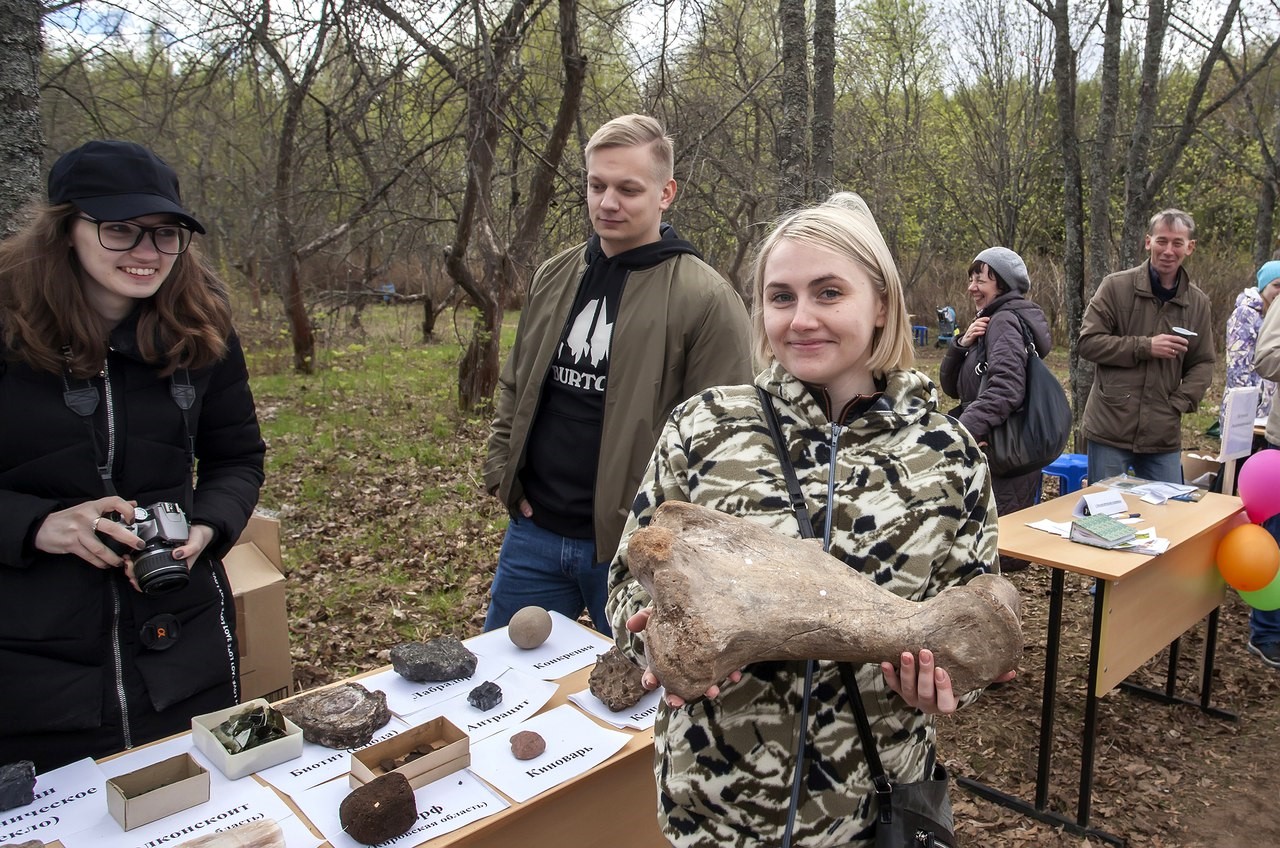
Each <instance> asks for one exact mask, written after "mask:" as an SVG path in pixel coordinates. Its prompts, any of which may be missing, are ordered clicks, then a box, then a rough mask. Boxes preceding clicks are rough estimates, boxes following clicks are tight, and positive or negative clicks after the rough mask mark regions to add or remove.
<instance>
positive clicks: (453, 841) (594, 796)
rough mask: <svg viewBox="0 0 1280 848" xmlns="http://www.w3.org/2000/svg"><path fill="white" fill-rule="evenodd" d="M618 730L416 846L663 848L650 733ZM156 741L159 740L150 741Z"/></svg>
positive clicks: (560, 694) (574, 680)
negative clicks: (548, 783) (585, 757)
mask: <svg viewBox="0 0 1280 848" xmlns="http://www.w3.org/2000/svg"><path fill="white" fill-rule="evenodd" d="M388 668H389V666H388ZM385 670H386V669H385V668H384V669H375V670H374V671H369V672H365V673H363V674H359V675H356V676H355V677H354V678H352V679H353V680H360V679H363V678H366V677H369V676H371V675H374V674H377V673H379V672H380V671H385ZM590 674H591V668H590V667H587V668H584V669H581V670H579V671H576V672H573V673H572V674H567V675H565V676H564V677H561V678H559V679H558V680H557V681H556V683H557V684H558V686H559V688H558V689H557V691H556V694H555V695H554V696H552V698H551V700H550V701H548V702H547V704H546V705H545V706H544V707H543V708H542V709H541V710H539V711H538V712H539V713H543V712H546V711H547V710H551V709H554V708H555V707H558V706H561V705H562V704H566V703H568V702H569V696H570V695H571V694H573V693H574V692H581V691H582V690H583V689H585V688H586V687H587V678H588V677H589V676H590ZM339 682H345V681H339ZM331 685H338V684H337V683H334V684H331ZM575 709H576V708H575ZM421 715H422V716H426V717H428V718H429V717H430V711H429V710H427V711H424V712H423V713H422V714H421ZM583 715H586V716H588V717H589V718H591V720H592V721H595V722H596V723H597V724H599V725H600V726H601V727H605V728H608V729H609V730H614V731H618V728H616V727H614V726H613V725H610V724H607V723H605V722H603V721H600V720H599V719H597V718H596V717H595V716H592V715H590V714H589V713H586V712H585V711H584V712H583ZM413 718H414V720H415V721H417V720H418V719H419V716H418V715H415V716H414V717H413ZM421 720H426V718H422V719H421ZM619 732H622V733H626V734H628V735H629V736H630V737H631V738H630V739H628V740H627V743H626V744H625V745H624V746H623V747H622V749H621V750H620V751H618V752H617V753H616V754H614V755H613V756H612V757H610V758H609V759H607V760H605V761H604V762H603V763H601V764H600V765H598V766H596V767H595V768H593V769H591V770H590V771H587V772H585V773H583V774H581V775H579V776H577V777H575V778H573V779H572V780H568V781H566V782H564V783H562V784H560V785H558V786H555V787H553V788H552V789H549V790H547V791H546V792H543V793H541V794H539V795H537V796H536V797H533V798H530V799H529V800H528V801H525V802H523V803H521V802H517V801H514V800H512V799H511V798H508V797H507V796H505V795H503V793H502V792H501V791H500V790H498V789H496V788H494V789H493V791H494V792H496V793H498V794H499V795H502V797H503V798H505V799H506V801H507V802H508V803H509V804H510V806H509V807H507V808H506V809H505V810H502V811H501V812H499V813H496V814H494V815H492V816H489V817H488V818H484V819H481V820H479V821H476V822H472V823H471V824H469V825H466V826H464V827H462V828H459V829H458V830H455V831H452V832H451V833H446V834H442V835H440V836H437V837H435V838H433V839H429V840H427V841H425V842H421V843H418V845H421V846H426V848H444V846H450V848H461V846H466V848H571V846H578V845H609V846H611V848H613V846H618V848H670V843H668V842H667V840H666V839H665V838H664V837H663V836H662V832H661V831H660V830H659V828H658V812H657V804H658V800H657V798H658V793H657V786H656V784H655V782H654V777H653V731H652V730H643V731H636V730H628V729H623V730H621V731H619ZM187 735H189V734H177V735H176V736H171V737H168V739H174V738H177V736H187ZM163 741H166V740H163V739H162V740H158V741H157V742H153V743H149V744H159V743H160V742H163ZM123 755H124V752H121V753H120V754H114V755H112V756H110V757H106V758H104V759H107V760H111V759H115V758H116V757H120V756H123ZM252 779H253V780H256V781H258V782H259V783H261V784H262V785H263V786H265V787H267V788H268V789H270V790H272V791H274V792H276V794H277V795H279V796H280V797H281V799H283V800H284V802H285V803H286V804H287V805H288V806H289V808H290V809H292V810H293V811H294V813H296V814H297V815H298V817H299V818H301V819H302V820H303V821H305V822H307V824H308V826H310V827H311V830H312V831H313V832H314V833H316V834H319V833H320V830H319V828H316V827H315V826H313V825H311V822H310V820H309V819H307V817H306V815H305V814H303V812H302V810H301V809H299V808H298V806H297V805H296V804H294V803H293V801H292V799H290V798H289V796H287V795H285V794H284V793H282V792H280V791H279V790H277V789H276V788H275V787H273V786H271V785H270V784H269V783H267V782H266V781H264V780H262V779H261V778H259V777H258V776H257V775H254V776H253V778H252ZM338 779H339V780H343V781H345V780H346V779H347V778H346V776H345V775H344V776H343V777H341V778H338ZM323 846H329V842H328V841H325V842H324V843H323ZM49 848H62V843H61V842H58V841H55V842H51V843H49Z"/></svg>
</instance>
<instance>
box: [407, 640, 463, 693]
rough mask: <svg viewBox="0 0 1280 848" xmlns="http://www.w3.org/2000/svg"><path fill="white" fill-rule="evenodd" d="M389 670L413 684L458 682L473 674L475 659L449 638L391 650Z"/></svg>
mask: <svg viewBox="0 0 1280 848" xmlns="http://www.w3.org/2000/svg"><path fill="white" fill-rule="evenodd" d="M391 667H392V668H394V669H395V670H396V674H398V675H400V676H401V677H403V678H404V679H406V680H412V681H413V682H414V683H427V682H430V681H433V680H457V679H459V678H462V677H470V676H471V675H473V674H475V673H476V655H475V654H473V653H471V652H470V651H468V650H467V647H466V645H463V644H462V643H461V642H459V641H458V640H457V639H455V638H454V637H452V636H440V637H439V638H436V639H432V640H431V641H429V642H403V643H401V644H399V645H396V646H395V647H394V648H392V649H391Z"/></svg>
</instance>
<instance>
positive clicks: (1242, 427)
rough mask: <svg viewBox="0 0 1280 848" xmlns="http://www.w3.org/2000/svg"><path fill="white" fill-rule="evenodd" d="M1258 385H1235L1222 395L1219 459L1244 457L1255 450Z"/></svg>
mask: <svg viewBox="0 0 1280 848" xmlns="http://www.w3.org/2000/svg"><path fill="white" fill-rule="evenodd" d="M1258 391H1259V388H1258V387H1257V386H1235V387H1234V388H1230V389H1227V390H1226V392H1224V393H1223V396H1222V436H1221V438H1222V450H1221V451H1219V452H1218V460H1219V461H1220V462H1221V461H1225V460H1228V459H1243V458H1244V457H1246V456H1248V455H1249V454H1250V453H1251V452H1252V451H1253V428H1254V427H1255V426H1256V423H1257V414H1258Z"/></svg>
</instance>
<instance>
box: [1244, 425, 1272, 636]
mask: <svg viewBox="0 0 1280 848" xmlns="http://www.w3.org/2000/svg"><path fill="white" fill-rule="evenodd" d="M1271 449H1272V450H1280V448H1276V447H1275V446H1274V445H1272V446H1271ZM1262 526H1263V527H1264V528H1265V529H1266V531H1267V532H1268V533H1270V534H1271V535H1272V537H1273V538H1275V540H1276V542H1277V543H1280V514H1277V515H1273V516H1271V517H1270V518H1268V519H1267V520H1266V521H1264V522H1262ZM1249 641H1250V642H1252V643H1253V644H1255V645H1257V646H1258V647H1261V646H1263V645H1270V644H1271V643H1273V642H1280V609H1276V610H1254V611H1253V612H1251V613H1250V614H1249Z"/></svg>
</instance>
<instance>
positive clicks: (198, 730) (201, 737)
mask: <svg viewBox="0 0 1280 848" xmlns="http://www.w3.org/2000/svg"><path fill="white" fill-rule="evenodd" d="M267 705H268V704H267V702H266V701H265V700H263V699H262V698H257V699H255V700H252V701H245V702H244V703H243V704H240V705H238V706H235V707H227V708H226V709H225V710H218V711H217V712H213V713H205V714H204V715H198V716H195V717H194V718H192V719H191V741H192V742H194V743H195V746H196V750H197V751H199V752H200V753H202V754H204V755H205V756H206V757H208V758H209V762H211V763H213V764H214V765H215V766H217V767H218V771H220V772H222V773H223V774H225V775H226V776H227V778H228V779H229V780H239V779H240V778H242V777H244V776H245V775H249V774H253V773H254V772H256V771H262V770H263V769H265V768H271V767H272V766H276V765H279V764H280V763H283V762H285V761H286V760H292V759H294V758H295V757H301V756H302V728H300V727H298V725H296V724H294V723H293V722H291V721H289V719H288V718H287V717H283V716H282V718H284V726H285V730H287V731H288V733H289V735H288V736H286V737H284V738H283V739H275V740H273V741H271V742H267V743H266V744H263V745H258V746H257V747H254V748H250V749H248V750H247V751H241V752H240V753H238V754H232V753H229V752H228V751H227V749H226V748H224V747H223V746H222V743H221V742H219V741H218V738H217V737H216V736H214V735H213V728H215V727H217V726H218V725H220V724H222V723H223V722H224V721H226V720H227V719H229V718H231V717H232V716H233V715H239V714H240V713H242V712H245V711H247V710H251V709H253V708H254V707H265V706H267Z"/></svg>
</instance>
